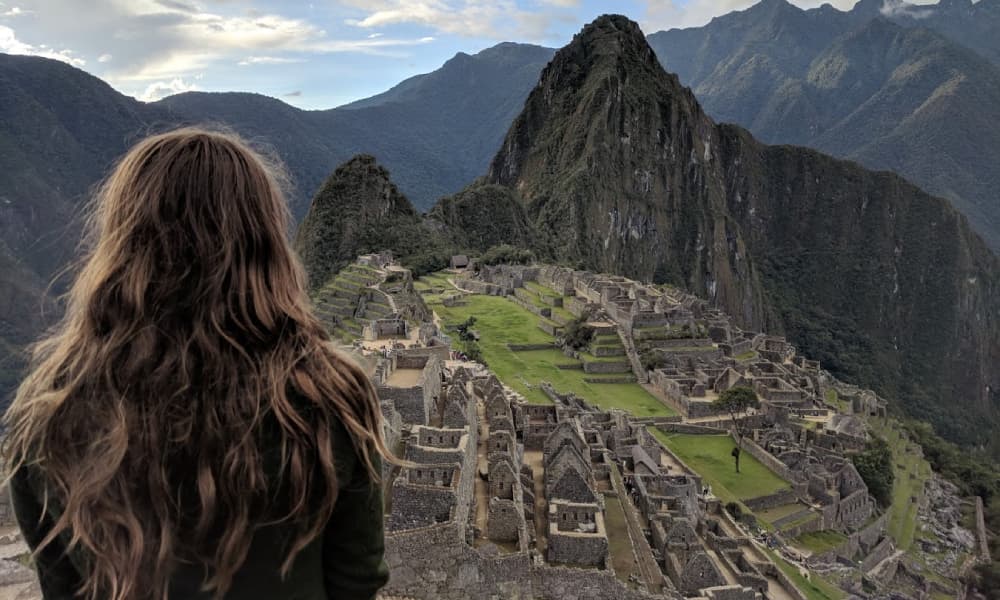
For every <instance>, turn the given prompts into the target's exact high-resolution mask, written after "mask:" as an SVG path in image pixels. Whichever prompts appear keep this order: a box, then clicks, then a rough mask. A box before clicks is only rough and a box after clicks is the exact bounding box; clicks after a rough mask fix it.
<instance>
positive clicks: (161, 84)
mask: <svg viewBox="0 0 1000 600" xmlns="http://www.w3.org/2000/svg"><path fill="white" fill-rule="evenodd" d="M197 89H198V86H197V85H195V84H193V83H187V82H185V81H184V80H183V79H181V78H180V77H176V78H174V79H171V80H170V81H155V82H153V83H151V84H149V85H148V86H146V91H144V92H143V93H142V94H140V95H139V100H142V101H143V102H155V101H156V100H159V99H160V98H165V97H167V96H172V95H173V94H180V93H181V92H191V91H194V90H197Z"/></svg>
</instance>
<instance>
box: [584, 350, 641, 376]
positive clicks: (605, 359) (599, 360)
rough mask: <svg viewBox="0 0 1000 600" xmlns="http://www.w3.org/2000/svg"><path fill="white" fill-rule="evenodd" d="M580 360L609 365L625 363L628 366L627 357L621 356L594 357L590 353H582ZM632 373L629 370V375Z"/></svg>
mask: <svg viewBox="0 0 1000 600" xmlns="http://www.w3.org/2000/svg"><path fill="white" fill-rule="evenodd" d="M580 360H582V361H583V362H592V363H607V362H610V363H623V364H626V365H627V364H628V357H627V356H625V355H620V356H594V355H593V354H591V353H590V352H580ZM631 372H632V370H631V369H629V373H631Z"/></svg>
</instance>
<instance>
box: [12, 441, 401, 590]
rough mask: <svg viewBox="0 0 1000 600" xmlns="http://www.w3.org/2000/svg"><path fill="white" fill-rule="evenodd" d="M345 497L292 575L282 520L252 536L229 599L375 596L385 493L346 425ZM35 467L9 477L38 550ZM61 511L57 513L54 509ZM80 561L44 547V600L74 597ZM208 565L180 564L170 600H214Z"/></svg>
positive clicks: (380, 577) (342, 447) (381, 581)
mask: <svg viewBox="0 0 1000 600" xmlns="http://www.w3.org/2000/svg"><path fill="white" fill-rule="evenodd" d="M336 443H337V444H336V451H337V455H336V456H337V473H338V476H339V482H340V495H339V496H338V499H337V504H336V507H335V508H334V512H333V516H332V517H331V519H330V521H329V522H328V524H327V526H326V531H325V532H324V534H323V535H321V536H320V537H319V538H317V539H316V540H314V541H313V542H312V543H311V544H310V545H309V546H307V547H306V548H305V549H304V550H303V551H302V552H301V553H300V554H299V555H298V556H297V557H296V559H295V562H294V565H293V566H292V569H291V572H290V573H289V574H288V577H286V578H284V579H282V578H281V576H280V574H279V569H280V568H281V564H282V562H284V559H285V554H284V552H283V551H282V550H281V549H282V548H284V547H285V545H286V541H287V539H288V537H289V536H290V535H293V533H292V532H290V528H289V527H287V526H284V525H269V526H265V527H262V528H261V529H258V530H257V532H256V533H255V534H254V536H253V542H252V543H251V545H250V552H249V554H248V555H247V559H246V562H245V563H244V564H243V566H242V567H241V568H240V570H239V572H238V573H237V574H236V577H235V578H234V579H233V586H232V588H231V589H230V591H229V593H228V594H227V595H226V596H225V598H226V600H255V599H258V598H259V599H261V600H332V599H338V600H339V599H346V600H353V599H355V598H357V599H364V600H368V599H370V598H374V596H375V592H376V591H378V589H379V588H381V587H382V586H383V585H385V583H386V582H387V581H388V579H389V571H388V568H387V567H386V564H385V562H384V561H383V560H382V552H383V537H382V536H383V529H382V494H381V491H380V489H379V488H378V486H377V485H374V484H373V482H372V481H371V480H370V479H369V477H368V472H367V470H366V469H365V468H364V466H363V465H361V464H360V461H359V460H358V458H357V456H356V454H355V452H354V448H353V446H352V445H351V442H350V438H349V437H348V435H347V432H346V430H344V429H343V426H338V427H337V434H336ZM40 479H41V477H40V476H39V472H38V470H37V469H32V468H29V467H22V468H21V469H19V470H18V471H17V472H16V473H15V474H14V476H13V478H12V479H11V482H10V492H11V498H12V500H13V506H14V512H15V514H16V516H17V521H18V524H19V525H20V526H21V531H22V532H23V533H24V539H25V541H26V542H27V543H28V545H29V546H30V547H31V548H32V550H34V549H35V547H36V546H38V544H39V543H40V542H41V541H42V539H43V538H44V537H45V535H46V534H47V533H48V531H49V530H50V528H51V527H52V523H53V515H52V512H53V510H54V509H53V508H52V505H51V504H52V500H51V498H50V500H49V502H50V505H49V509H48V512H43V503H42V490H43V489H44V485H45V484H44V482H43V481H40ZM55 514H58V513H55ZM75 562H79V561H73V560H71V558H70V556H68V555H66V554H65V546H64V545H63V540H62V539H57V540H56V541H55V542H53V543H52V544H49V545H48V546H46V548H45V549H44V550H43V551H42V552H41V554H40V555H39V556H38V557H37V558H36V560H35V564H36V566H37V569H38V579H39V582H40V583H41V586H42V592H43V594H44V597H45V600H64V599H66V600H68V599H71V598H73V597H74V595H73V594H74V591H75V590H77V589H79V587H80V585H81V581H82V580H81V575H80V573H79V572H78V570H77V568H76V567H75V566H74V564H75ZM203 576H204V569H203V568H202V567H200V566H193V565H191V566H181V567H179V568H178V569H177V570H176V571H175V573H174V576H173V577H172V578H171V581H170V598H171V600H188V599H194V600H210V598H211V596H210V595H208V594H205V593H204V592H202V591H200V588H201V584H202V581H203Z"/></svg>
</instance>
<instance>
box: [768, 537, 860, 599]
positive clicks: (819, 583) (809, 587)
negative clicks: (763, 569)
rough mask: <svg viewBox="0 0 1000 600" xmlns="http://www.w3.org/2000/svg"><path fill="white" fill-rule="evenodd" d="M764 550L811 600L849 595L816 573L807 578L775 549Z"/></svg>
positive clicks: (839, 597)
mask: <svg viewBox="0 0 1000 600" xmlns="http://www.w3.org/2000/svg"><path fill="white" fill-rule="evenodd" d="M764 552H766V553H767V555H768V556H770V557H771V560H772V561H774V564H775V565H777V566H778V568H779V569H781V571H782V572H783V573H784V574H785V575H786V576H787V577H788V578H789V579H791V580H792V583H794V584H795V587H797V588H799V590H801V591H802V593H803V594H805V595H806V598H808V599H809V600H840V599H841V598H846V597H847V594H845V593H844V592H842V591H840V589H838V588H837V587H836V586H834V585H833V584H831V583H830V582H828V581H826V580H825V579H823V578H821V577H818V576H817V575H816V573H810V576H809V579H808V580H807V579H806V578H805V577H803V576H802V574H801V573H799V568H798V567H796V566H795V565H793V564H791V563H789V562H788V561H786V560H785V559H783V558H781V557H780V556H778V554H777V553H776V552H774V551H773V550H770V549H768V548H765V549H764Z"/></svg>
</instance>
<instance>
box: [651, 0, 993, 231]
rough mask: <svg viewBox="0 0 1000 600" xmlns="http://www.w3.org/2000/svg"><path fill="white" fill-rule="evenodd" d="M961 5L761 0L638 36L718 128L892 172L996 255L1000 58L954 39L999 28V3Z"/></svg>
mask: <svg viewBox="0 0 1000 600" xmlns="http://www.w3.org/2000/svg"><path fill="white" fill-rule="evenodd" d="M876 5H877V6H876ZM960 5H962V3H961V2H952V3H946V4H942V5H935V6H932V7H913V6H910V5H905V4H902V3H890V4H886V5H882V3H881V2H861V3H859V4H858V5H857V6H856V7H855V8H854V9H853V10H852V11H850V12H841V11H838V10H836V9H833V8H832V7H830V6H829V5H826V6H824V7H823V8H819V9H812V10H802V9H799V8H797V7H795V6H793V5H791V4H789V3H787V2H785V0H765V1H763V2H761V3H760V4H757V5H755V6H753V7H752V8H750V9H748V10H745V11H742V12H734V13H730V14H728V15H725V16H723V17H719V18H716V19H713V20H712V22H711V23H709V24H708V25H706V26H704V27H699V28H692V29H684V30H670V31H666V32H658V33H654V34H652V35H650V36H649V42H650V44H651V45H652V46H653V48H654V49H655V50H656V52H657V54H658V56H659V58H660V61H661V62H662V63H663V65H664V68H666V69H668V70H671V71H674V72H676V73H677V74H678V76H679V77H680V80H681V81H682V82H683V83H684V84H686V85H689V86H691V88H692V89H693V91H694V93H695V95H696V96H697V97H698V99H699V101H700V102H701V103H702V105H703V106H704V108H705V110H706V111H707V112H708V113H709V114H711V115H712V116H713V117H714V118H716V119H717V120H721V121H727V122H733V123H738V124H740V125H743V126H745V127H747V128H749V129H750V131H751V132H753V133H754V135H755V136H757V137H758V138H760V139H761V140H763V141H766V142H768V143H782V144H797V145H804V146H809V147H813V148H817V149H820V150H822V151H824V152H827V153H830V154H833V155H835V156H839V157H843V158H849V159H852V160H856V161H858V162H860V163H862V164H864V165H865V166H867V167H869V168H874V169H889V170H892V171H895V172H897V173H899V174H901V175H903V176H904V177H907V178H908V179H910V180H911V181H913V182H914V183H917V184H918V185H920V186H921V187H923V188H924V189H926V190H928V191H929V192H931V193H933V194H937V195H940V196H944V197H945V198H948V199H949V200H951V201H952V203H954V205H955V206H956V207H957V208H958V209H959V210H960V211H961V212H962V213H964V214H965V215H966V216H967V217H969V219H970V221H971V222H972V224H973V226H974V227H975V228H976V229H977V231H978V232H979V233H980V234H981V235H982V236H983V238H984V239H985V240H986V241H987V243H989V244H990V246H991V247H992V248H993V249H994V250H997V249H1000V201H998V199H997V195H996V193H995V190H996V189H997V187H998V186H1000V170H998V169H997V168H996V165H997V164H998V163H1000V119H997V118H996V115H995V111H994V110H993V108H994V107H996V106H1000V66H998V65H1000V62H996V61H995V62H991V61H990V59H989V58H988V57H987V55H985V54H984V55H980V54H977V53H976V52H974V51H972V50H970V49H968V48H966V47H965V46H963V45H961V44H962V43H965V42H968V41H970V40H973V39H976V38H975V36H972V37H965V36H963V35H962V34H961V32H962V31H966V30H968V29H969V28H970V27H972V28H973V29H975V28H974V27H973V25H972V24H973V23H978V22H980V21H976V20H975V19H971V18H967V17H968V15H971V14H975V15H978V17H977V18H981V22H983V23H988V22H994V23H996V28H995V29H994V30H993V32H994V33H995V32H996V31H998V30H1000V10H996V8H997V7H1000V2H997V1H995V0H989V1H988V0H983V1H982V2H979V3H978V4H976V5H971V4H970V5H968V6H967V7H966V8H967V9H968V10H965V9H963V10H959V8H960ZM970 7H971V8H970ZM970 11H971V12H970ZM915 15H924V16H923V18H917V17H916V16H915ZM990 19H993V21H991V20H990ZM977 31H978V30H977ZM991 39H994V40H995V39H998V38H997V36H995V35H994V36H992V38H991ZM956 40H957V41H956ZM993 44H994V45H995V46H997V47H998V48H1000V42H995V41H994V42H993ZM974 47H977V48H978V46H975V45H974ZM983 48H985V49H983ZM983 48H980V49H981V50H982V51H983V52H987V50H988V48H986V47H983Z"/></svg>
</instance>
